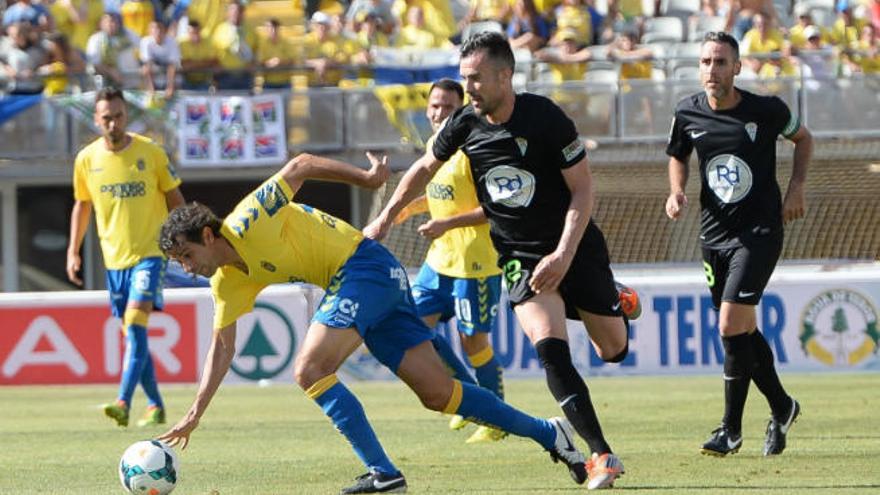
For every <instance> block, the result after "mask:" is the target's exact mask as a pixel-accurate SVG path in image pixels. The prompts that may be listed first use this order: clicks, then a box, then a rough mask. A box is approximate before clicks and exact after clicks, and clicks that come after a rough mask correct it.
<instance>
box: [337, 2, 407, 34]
mask: <svg viewBox="0 0 880 495" xmlns="http://www.w3.org/2000/svg"><path fill="white" fill-rule="evenodd" d="M367 14H372V15H374V16H376V17H378V18H379V19H380V22H378V23H377V24H376V27H378V28H379V30H380V31H381V32H382V33H383V34H385V35H390V34H391V33H393V32H394V27H395V26H396V25H397V19H396V18H395V17H394V14H393V13H392V12H391V0H354V1H353V2H351V5H350V6H349V7H348V10H346V11H345V24H346V26H347V29H348V31H350V32H352V33H358V32H360V24H361V23H363V21H364V19H365V18H366V16H367Z"/></svg>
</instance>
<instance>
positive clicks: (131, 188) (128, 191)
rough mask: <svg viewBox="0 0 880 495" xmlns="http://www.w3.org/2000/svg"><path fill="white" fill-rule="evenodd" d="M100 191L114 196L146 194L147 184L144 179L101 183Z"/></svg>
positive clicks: (128, 196)
mask: <svg viewBox="0 0 880 495" xmlns="http://www.w3.org/2000/svg"><path fill="white" fill-rule="evenodd" d="M101 192H102V193H108V194H110V196H112V197H114V198H133V197H138V196H145V195H146V194H147V184H146V183H144V181H138V182H119V183H116V184H103V185H101Z"/></svg>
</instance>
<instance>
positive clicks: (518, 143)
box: [515, 137, 529, 156]
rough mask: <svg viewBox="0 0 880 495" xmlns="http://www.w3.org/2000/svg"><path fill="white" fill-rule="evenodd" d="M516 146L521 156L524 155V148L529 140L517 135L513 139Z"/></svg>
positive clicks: (527, 146)
mask: <svg viewBox="0 0 880 495" xmlns="http://www.w3.org/2000/svg"><path fill="white" fill-rule="evenodd" d="M515 141H516V146H517V148H519V154H520V155H522V156H526V150H527V149H528V148H529V142H528V141H527V140H526V138H521V137H518V138H516V139H515Z"/></svg>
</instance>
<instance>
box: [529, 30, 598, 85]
mask: <svg viewBox="0 0 880 495" xmlns="http://www.w3.org/2000/svg"><path fill="white" fill-rule="evenodd" d="M580 38H581V37H580V35H579V34H578V32H577V31H575V30H573V29H564V30H562V31H559V32H558V33H557V34H556V36H554V39H555V40H556V44H555V46H551V47H547V48H544V49H541V50H538V51H537V52H535V58H536V59H538V60H540V61H541V62H547V63H549V64H550V73H551V75H552V76H553V82H555V83H557V84H558V83H562V82H565V81H580V80H582V79H583V78H584V73H586V72H587V62H588V61H589V60H590V58H591V57H592V53H591V52H590V50H588V49H587V48H586V46H584V45H583V44H581V42H580Z"/></svg>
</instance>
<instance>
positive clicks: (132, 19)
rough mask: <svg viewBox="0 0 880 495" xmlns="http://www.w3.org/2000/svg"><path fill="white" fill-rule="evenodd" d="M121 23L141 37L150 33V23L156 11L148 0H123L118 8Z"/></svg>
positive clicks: (154, 17) (154, 18)
mask: <svg viewBox="0 0 880 495" xmlns="http://www.w3.org/2000/svg"><path fill="white" fill-rule="evenodd" d="M119 13H120V14H121V15H122V25H123V26H124V27H125V29H128V30H129V31H131V32H132V33H134V34H136V35H138V38H143V37H144V36H147V35H148V34H150V23H151V22H153V21H154V20H156V12H155V11H154V10H153V3H152V2H151V1H150V0H125V1H124V2H122V6H121V7H120V8H119Z"/></svg>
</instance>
